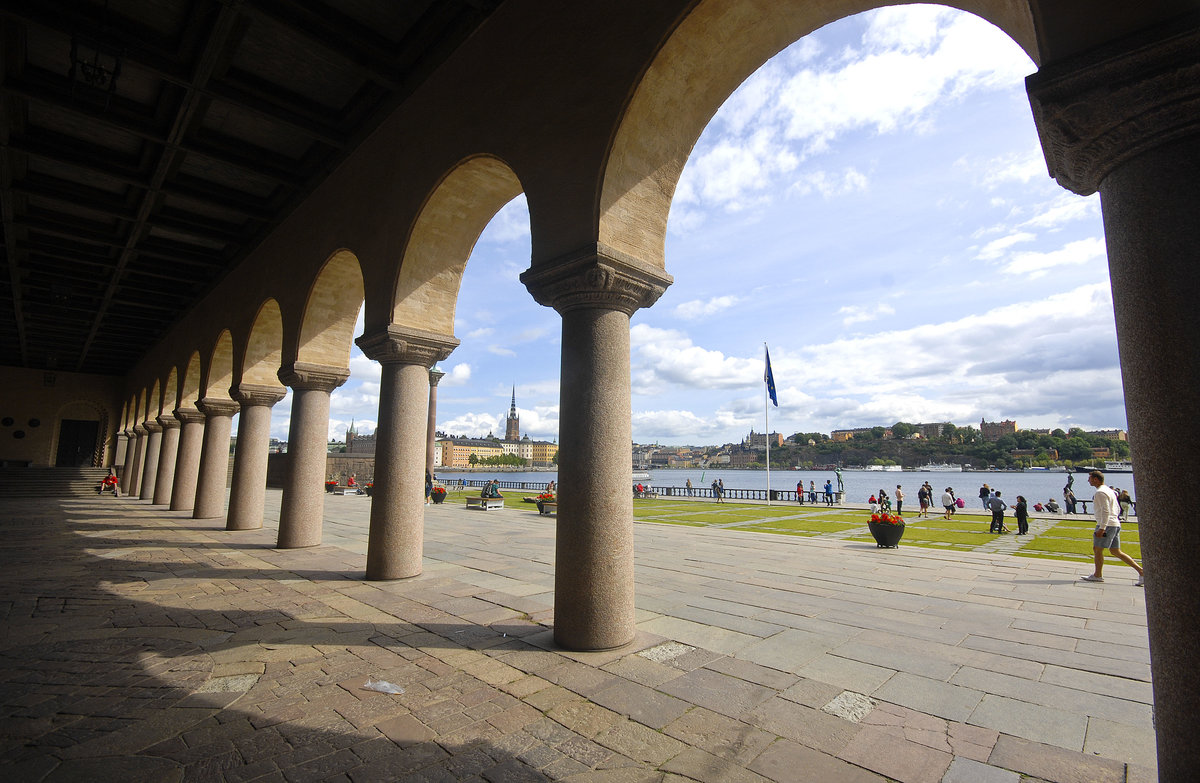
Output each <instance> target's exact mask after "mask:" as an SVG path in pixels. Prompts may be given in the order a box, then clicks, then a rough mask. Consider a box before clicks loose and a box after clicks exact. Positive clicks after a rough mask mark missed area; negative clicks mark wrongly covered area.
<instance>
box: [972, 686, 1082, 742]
mask: <svg viewBox="0 0 1200 783" xmlns="http://www.w3.org/2000/svg"><path fill="white" fill-rule="evenodd" d="M967 722H968V723H973V724H975V725H976V726H987V727H988V728H993V729H996V730H998V731H1000V730H1003V731H1004V732H1006V733H1011V734H1014V735H1016V736H1019V737H1024V738H1025V739H1029V740H1034V741H1042V742H1045V743H1046V744H1049V745H1056V746H1058V747H1060V748H1065V749H1069V750H1080V749H1082V748H1083V743H1084V738H1085V735H1086V732H1087V718H1085V717H1083V716H1082V715H1075V714H1072V713H1069V712H1065V711H1063V710H1056V709H1053V708H1050V707H1042V706H1040V705H1037V704H1029V703H1028V702H1023V701H1017V700H1015V699H1009V698H1005V697H1003V696H991V695H988V696H984V697H983V699H982V700H981V701H980V702H979V706H978V707H976V708H975V711H974V712H972V713H971V717H970V718H969V719H968V720H967Z"/></svg>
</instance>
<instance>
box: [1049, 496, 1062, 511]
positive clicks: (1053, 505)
mask: <svg viewBox="0 0 1200 783" xmlns="http://www.w3.org/2000/svg"><path fill="white" fill-rule="evenodd" d="M1046 510H1047V511H1049V512H1050V513H1051V514H1057V513H1059V512H1060V511H1062V509H1061V508H1060V507H1059V505H1058V501H1057V500H1055V499H1054V498H1050V500H1048V501H1046Z"/></svg>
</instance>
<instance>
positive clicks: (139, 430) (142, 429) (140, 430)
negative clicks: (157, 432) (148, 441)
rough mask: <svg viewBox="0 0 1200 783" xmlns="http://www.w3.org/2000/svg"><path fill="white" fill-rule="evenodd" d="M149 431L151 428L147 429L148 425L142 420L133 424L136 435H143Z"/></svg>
mask: <svg viewBox="0 0 1200 783" xmlns="http://www.w3.org/2000/svg"><path fill="white" fill-rule="evenodd" d="M148 432H149V430H147V429H146V425H144V424H142V423H141V422H138V423H137V424H135V425H133V434H134V435H137V436H142V435H145V434H146V433H148Z"/></svg>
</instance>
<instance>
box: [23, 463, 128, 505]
mask: <svg viewBox="0 0 1200 783" xmlns="http://www.w3.org/2000/svg"><path fill="white" fill-rule="evenodd" d="M107 475H108V468H44V467H38V468H0V499H2V498H79V497H89V496H90V497H94V496H95V495H96V487H98V486H100V481H101V479H103V478H104V477H105V476H107Z"/></svg>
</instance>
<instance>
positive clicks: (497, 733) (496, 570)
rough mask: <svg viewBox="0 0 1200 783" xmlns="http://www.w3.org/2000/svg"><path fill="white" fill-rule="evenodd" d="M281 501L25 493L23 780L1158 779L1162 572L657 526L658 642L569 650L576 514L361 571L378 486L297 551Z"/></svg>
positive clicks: (14, 630) (429, 545)
mask: <svg viewBox="0 0 1200 783" xmlns="http://www.w3.org/2000/svg"><path fill="white" fill-rule="evenodd" d="M279 501H280V493H279V492H278V491H274V490H268V492H267V514H266V527H264V528H263V529H262V530H257V531H239V532H237V533H228V532H226V531H225V530H224V522H223V520H220V519H213V520H193V519H191V518H190V517H189V516H188V515H187V514H186V512H170V511H166V510H164V509H163V508H162V507H155V506H151V505H148V504H146V503H144V502H140V501H137V500H129V499H121V500H116V499H109V498H97V499H95V500H91V499H86V500H84V499H81V500H61V501H45V500H36V501H33V500H29V501H25V500H11V499H10V500H3V501H0V519H2V520H4V525H5V527H6V530H5V532H6V536H5V537H4V539H3V540H2V541H0V585H2V586H3V588H4V592H3V596H4V598H3V600H0V616H3V618H4V620H5V623H4V625H3V630H2V631H0V710H2V712H0V774H2V775H3V776H4V777H5V779H9V780H22V781H24V780H30V781H74V780H89V781H109V780H111V781H129V780H137V781H184V780H202V781H208V780H214V781H251V780H258V781H281V780H287V781H308V780H313V781H324V780H328V781H341V782H342V783H345V781H352V782H353V783H367V782H368V781H394V780H412V781H417V780H439V781H452V780H453V781H475V782H478V781H494V782H499V781H504V782H506V783H507V782H508V781H526V780H528V781H547V780H555V781H558V780H563V781H572V782H573V783H642V782H643V781H645V782H646V783H649V782H650V781H655V782H656V783H660V782H662V781H683V780H699V781H747V782H750V781H757V782H760V783H766V782H767V781H774V782H775V783H785V782H786V783H793V782H794V781H806V780H812V781H839V782H840V781H849V782H850V783H856V782H857V781H862V782H863V783H866V782H867V781H876V782H881V781H886V780H898V781H906V782H908V781H912V782H913V783H924V782H926V781H928V783H960V782H961V781H972V782H975V781H978V782H979V783H993V782H994V783H1018V781H1021V780H1023V779H1028V780H1033V779H1037V780H1042V781H1050V782H1051V783H1058V782H1059V781H1063V782H1065V781H1077V780H1087V781H1097V783H1106V781H1112V782H1113V783H1118V781H1121V782H1122V783H1124V781H1126V780H1152V779H1153V778H1154V775H1155V770H1154V747H1153V745H1154V731H1153V726H1152V724H1151V717H1150V716H1151V709H1152V705H1151V704H1150V695H1149V694H1150V691H1149V674H1148V668H1147V666H1146V661H1147V660H1148V658H1147V656H1148V647H1147V644H1148V643H1147V640H1146V616H1145V604H1144V599H1143V595H1144V593H1143V592H1142V591H1140V590H1135V589H1132V588H1130V587H1129V586H1128V585H1125V584H1122V583H1117V582H1115V581H1114V582H1113V583H1106V584H1104V585H1086V586H1080V585H1079V584H1078V583H1077V582H1076V580H1075V576H1077V573H1076V572H1077V570H1078V569H1077V567H1076V566H1074V565H1073V564H1070V563H1060V562H1055V561H1048V560H1036V559H1025V558H1015V557H1011V556H1008V555H1005V554H1003V553H1002V552H999V551H998V552H996V553H992V554H981V553H975V552H950V551H938V550H926V549H919V548H916V547H909V548H904V549H901V550H890V551H881V550H877V549H876V548H875V547H874V546H873V545H869V544H865V543H862V542H855V541H846V540H838V539H837V538H836V537H832V536H831V537H816V538H805V539H797V538H793V537H787V536H771V535H763V534H756V533H747V532H745V531H737V530H720V529H697V528H690V527H677V526H674V525H654V524H638V525H636V526H635V536H636V547H637V555H636V557H637V572H638V576H637V579H638V581H637V591H638V617H637V620H638V631H639V632H638V636H637V640H636V641H635V643H634V644H631V645H630V646H629V647H627V648H625V649H622V650H615V651H608V652H604V653H572V652H567V651H563V650H559V649H557V648H556V647H555V646H554V644H553V639H552V635H551V633H550V631H549V630H548V628H549V625H550V623H552V618H553V605H554V601H553V583H554V572H553V568H552V566H551V565H550V563H552V562H553V551H554V524H555V523H554V520H550V519H547V518H545V517H540V516H538V515H537V514H536V512H533V511H529V510H526V509H522V508H511V509H505V510H502V511H495V512H489V514H488V516H487V520H486V521H487V525H486V526H483V525H481V524H480V522H479V519H480V518H479V516H478V515H474V514H468V513H464V511H463V509H462V508H461V507H457V506H446V505H443V506H432V507H428V508H427V510H426V522H427V524H426V540H425V571H424V573H423V574H422V575H421V576H419V577H415V578H413V579H408V580H400V581H395V582H366V581H364V580H363V578H362V574H363V568H364V565H365V562H364V561H365V557H364V554H363V553H364V552H365V543H366V530H367V526H368V523H369V512H370V504H369V502H368V501H366V500H365V499H362V498H330V499H327V503H326V524H325V529H324V534H325V543H324V544H323V545H321V546H318V547H313V548H310V549H303V550H287V551H283V550H277V549H275V548H274V541H275V526H276V525H277V520H278V509H279ZM1006 538H1007V537H1006ZM1101 605H1103V606H1104V614H1103V615H1100V614H1099V607H1100V606H1101ZM1101 654H1102V655H1104V657H1105V658H1107V659H1108V660H1110V661H1111V667H1110V671H1109V672H1108V673H1102V672H1097V671H1092V669H1093V668H1094V667H1092V666H1088V665H1087V664H1088V662H1089V661H1091V660H1093V659H1094V658H1095V657H1096V656H1097V655H1101ZM368 677H372V678H375V679H380V680H385V681H387V682H389V683H393V684H395V685H397V686H399V687H400V688H402V689H403V692H402V693H397V694H386V693H380V692H377V691H373V690H369V689H367V688H365V687H364V686H365V684H366V681H367V678H368ZM1031 727H1032V728H1031Z"/></svg>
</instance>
